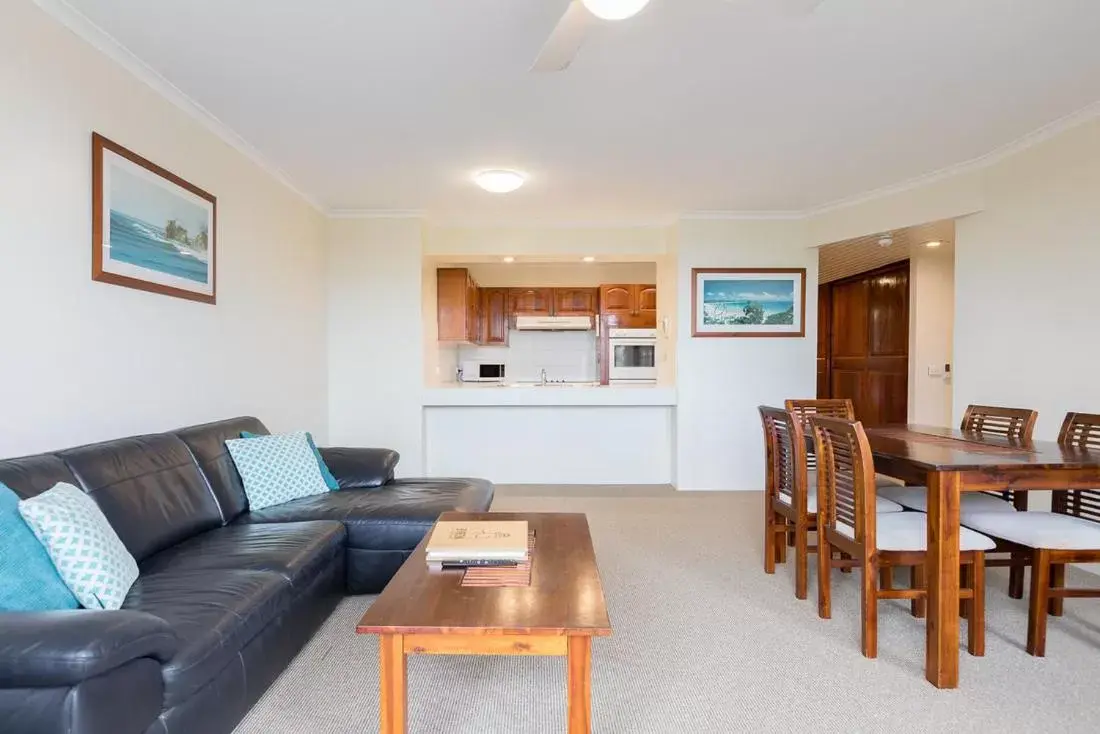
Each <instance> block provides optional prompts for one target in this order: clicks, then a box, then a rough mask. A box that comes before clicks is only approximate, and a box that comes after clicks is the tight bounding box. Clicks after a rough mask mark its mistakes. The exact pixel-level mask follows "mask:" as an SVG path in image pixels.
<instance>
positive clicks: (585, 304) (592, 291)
mask: <svg viewBox="0 0 1100 734" xmlns="http://www.w3.org/2000/svg"><path fill="white" fill-rule="evenodd" d="M599 295H600V290H599V288H555V289H554V315H555V316H592V315H594V314H596V313H597V312H598V311H597V308H596V301H597V300H598V299H599Z"/></svg>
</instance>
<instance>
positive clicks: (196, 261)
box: [110, 209, 210, 283]
mask: <svg viewBox="0 0 1100 734" xmlns="http://www.w3.org/2000/svg"><path fill="white" fill-rule="evenodd" d="M207 258H208V255H207V253H206V252H202V251H199V250H197V249H195V248H191V247H187V246H186V245H183V244H180V243H178V242H175V241H173V240H170V239H168V238H167V237H166V236H165V233H164V228H163V227H158V226H156V225H154V224H150V223H149V222H145V221H142V220H140V219H137V218H135V217H131V216H129V215H127V214H123V213H122V212H120V211H116V210H114V209H112V210H111V248H110V259H111V260H117V261H118V262H124V263H127V264H129V265H136V266H137V267H139V268H145V269H146V270H154V271H156V272H158V273H164V274H166V275H172V276H175V277H177V278H186V279H187V280H193V281H195V282H196V283H209V282H210V265H209V263H208V262H207Z"/></svg>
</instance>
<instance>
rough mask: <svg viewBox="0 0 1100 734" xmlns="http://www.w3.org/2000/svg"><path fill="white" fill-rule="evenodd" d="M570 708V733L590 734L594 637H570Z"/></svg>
mask: <svg viewBox="0 0 1100 734" xmlns="http://www.w3.org/2000/svg"><path fill="white" fill-rule="evenodd" d="M568 666H569V674H568V675H569V679H568V692H567V694H566V695H567V696H568V709H569V734H589V732H590V731H591V729H592V723H591V719H592V638H591V637H587V636H581V635H577V636H572V637H570V638H569V657H568Z"/></svg>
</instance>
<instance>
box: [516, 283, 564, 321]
mask: <svg viewBox="0 0 1100 734" xmlns="http://www.w3.org/2000/svg"><path fill="white" fill-rule="evenodd" d="M552 294H553V289H551V288H511V289H509V295H508V311H509V312H510V313H512V314H518V315H520V316H550V315H552V313H553V311H552V309H553V306H554V304H553V295H552Z"/></svg>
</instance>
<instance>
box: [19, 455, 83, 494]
mask: <svg viewBox="0 0 1100 734" xmlns="http://www.w3.org/2000/svg"><path fill="white" fill-rule="evenodd" d="M58 482H65V483H66V484H75V485H77V486H80V482H78V481H77V479H76V477H74V476H73V473H72V471H71V470H70V469H69V467H68V465H67V464H66V463H65V462H64V461H62V460H61V459H60V458H58V457H57V456H56V455H55V454H36V455H34V456H23V457H21V458H18V459H6V460H4V461H0V484H4V485H6V486H7V487H8V488H9V489H10V490H11V491H13V492H15V493H16V494H17V495H19V498H20V499H28V498H30V497H34V496H35V495H39V494H42V493H43V492H45V491H46V490H47V489H50V488H52V487H53V486H54V485H56V484H57V483H58Z"/></svg>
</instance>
